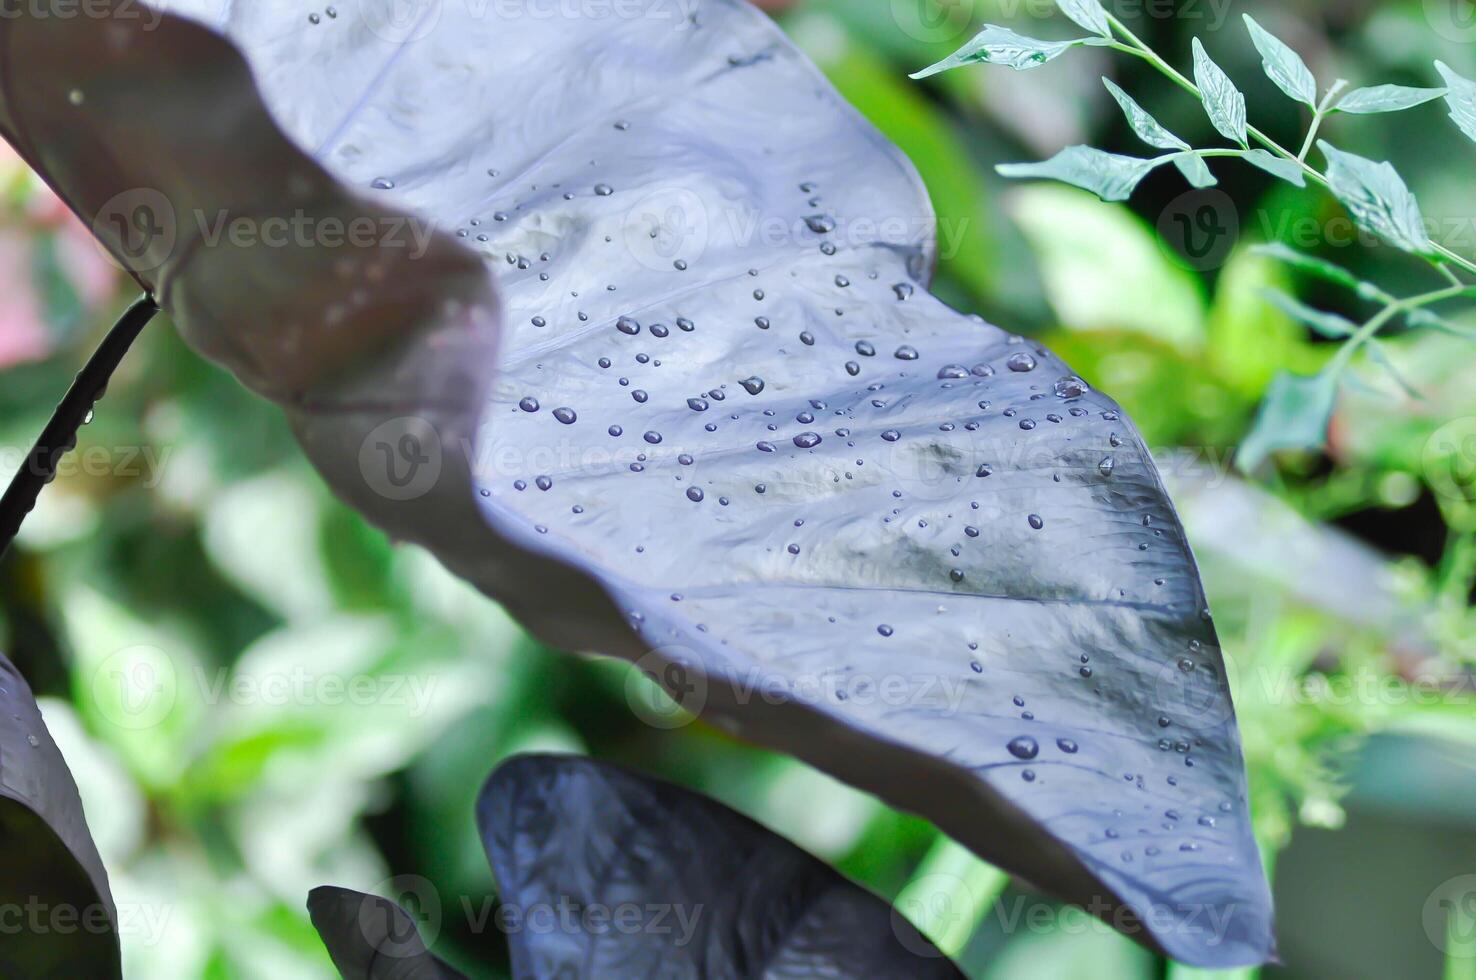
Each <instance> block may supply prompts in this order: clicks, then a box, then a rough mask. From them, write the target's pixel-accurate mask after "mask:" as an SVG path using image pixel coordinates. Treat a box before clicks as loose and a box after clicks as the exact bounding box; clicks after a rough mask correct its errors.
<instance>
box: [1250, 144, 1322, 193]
mask: <svg viewBox="0 0 1476 980" xmlns="http://www.w3.org/2000/svg"><path fill="white" fill-rule="evenodd" d="M1241 159H1243V160H1245V162H1246V163H1249V164H1250V165H1252V166H1254V167H1259V168H1260V169H1261V170H1264V171H1266V173H1268V174H1271V175H1272V176H1274V177H1280V178H1281V179H1282V180H1284V181H1286V182H1287V183H1290V184H1296V185H1297V186H1298V187H1306V186H1307V178H1306V176H1304V175H1303V173H1302V168H1301V166H1300V165H1299V164H1298V163H1297V162H1296V161H1295V160H1288V159H1286V158H1285V157H1279V156H1276V155H1275V154H1274V153H1268V152H1267V151H1265V150H1246V151H1245V152H1244V153H1242V154H1241Z"/></svg>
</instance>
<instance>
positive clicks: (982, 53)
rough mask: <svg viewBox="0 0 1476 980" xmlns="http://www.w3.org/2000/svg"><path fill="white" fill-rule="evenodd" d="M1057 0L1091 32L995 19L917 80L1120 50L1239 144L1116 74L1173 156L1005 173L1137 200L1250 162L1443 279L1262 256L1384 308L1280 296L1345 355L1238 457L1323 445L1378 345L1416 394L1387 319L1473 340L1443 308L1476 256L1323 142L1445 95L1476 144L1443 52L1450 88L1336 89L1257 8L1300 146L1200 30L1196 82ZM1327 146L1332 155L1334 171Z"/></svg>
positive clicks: (1467, 108)
mask: <svg viewBox="0 0 1476 980" xmlns="http://www.w3.org/2000/svg"><path fill="white" fill-rule="evenodd" d="M1057 6H1058V7H1059V9H1060V11H1061V13H1062V14H1064V15H1065V16H1066V17H1067V18H1069V19H1070V20H1071V21H1072V22H1073V23H1075V24H1076V25H1077V26H1078V27H1080V28H1082V29H1083V30H1085V31H1087V32H1088V34H1087V36H1085V37H1078V38H1072V39H1070V40H1065V41H1046V40H1040V39H1038V38H1033V37H1024V36H1021V35H1020V34H1017V33H1015V32H1014V31H1011V30H1009V29H1007V28H1003V27H997V26H994V25H989V26H986V27H985V28H984V29H983V30H982V31H980V32H979V33H978V34H977V35H976V36H975V37H974V38H973V39H972V40H970V41H969V42H968V43H967V44H965V45H964V46H963V47H962V48H960V49H959V50H958V51H957V52H955V53H954V54H953V55H951V56H949V57H948V58H946V59H944V60H943V61H940V62H938V63H937V64H935V65H932V66H931V67H929V68H926V69H924V70H922V71H920V72H918V73H916V74H915V75H914V76H913V77H914V78H926V77H928V76H930V75H934V74H937V73H939V72H942V71H947V70H949V69H952V68H957V67H960V66H963V65H970V64H979V63H983V64H997V65H1005V66H1008V67H1010V68H1014V69H1017V70H1025V69H1030V68H1036V67H1038V66H1040V65H1043V64H1045V63H1046V62H1048V61H1051V60H1052V59H1054V58H1057V57H1059V56H1060V55H1062V54H1065V53H1066V52H1067V51H1070V50H1071V49H1073V48H1077V47H1082V46H1091V47H1104V48H1110V49H1112V50H1114V51H1119V52H1122V53H1123V54H1126V55H1130V56H1132V57H1135V58H1140V59H1142V60H1143V61H1145V62H1146V63H1148V64H1149V65H1151V66H1153V68H1155V69H1156V70H1157V71H1159V72H1160V73H1162V74H1163V75H1164V76H1166V77H1167V78H1168V79H1170V80H1171V81H1172V82H1173V83H1174V84H1176V85H1178V86H1179V87H1181V88H1183V89H1184V90H1185V91H1187V92H1188V93H1189V94H1190V95H1192V96H1193V97H1194V98H1196V99H1198V100H1199V101H1200V102H1201V103H1202V104H1203V106H1204V110H1205V113H1206V114H1207V115H1208V116H1209V120H1210V122H1211V124H1212V125H1213V126H1214V128H1215V130H1216V131H1217V132H1219V134H1220V135H1221V136H1223V137H1224V138H1225V140H1226V141H1227V142H1228V143H1230V144H1232V145H1230V146H1228V147H1226V146H1221V147H1203V148H1199V147H1193V146H1190V145H1189V144H1188V143H1187V142H1185V141H1184V140H1183V139H1181V138H1179V137H1178V136H1176V135H1174V134H1173V133H1171V132H1170V131H1169V130H1168V129H1166V128H1165V127H1164V126H1162V125H1161V124H1160V123H1159V122H1158V120H1156V119H1154V118H1153V116H1151V115H1150V114H1149V113H1148V112H1147V111H1146V110H1144V109H1143V107H1142V106H1141V105H1140V104H1139V103H1138V102H1137V100H1135V99H1134V98H1133V97H1132V96H1131V95H1129V94H1128V93H1127V92H1125V91H1123V90H1122V89H1121V88H1120V87H1119V86H1118V85H1116V84H1115V83H1114V82H1113V81H1112V80H1111V79H1109V78H1103V79H1102V82H1103V84H1105V85H1106V86H1107V89H1108V91H1109V92H1110V93H1111V94H1112V97H1113V98H1114V99H1115V100H1116V101H1117V103H1118V105H1119V106H1121V107H1122V111H1123V113H1124V114H1125V115H1126V116H1127V120H1128V124H1129V125H1130V126H1131V127H1132V130H1133V132H1134V133H1135V134H1137V136H1138V138H1139V139H1141V140H1142V141H1143V142H1144V143H1146V144H1148V145H1149V146H1151V147H1153V148H1155V149H1158V150H1163V151H1165V152H1163V153H1161V154H1159V155H1157V156H1154V157H1132V156H1124V155H1122V154H1117V153H1108V152H1106V151H1103V150H1099V149H1095V148H1093V147H1090V146H1072V147H1068V148H1067V149H1065V150H1062V151H1061V152H1060V153H1058V154H1057V155H1056V156H1054V157H1052V158H1051V159H1050V160H1047V161H1045V162H1043V163H1033V164H1007V165H1004V166H1001V167H999V168H998V169H999V172H1000V173H1001V174H1003V175H1004V176H1006V177H1021V178H1030V177H1038V178H1047V179H1052V180H1058V181H1062V182H1064V183H1067V184H1071V185H1073V186H1076V187H1080V188H1083V189H1085V190H1089V191H1091V192H1092V193H1094V194H1096V195H1097V196H1098V197H1100V198H1101V199H1102V200H1104V201H1125V200H1127V199H1128V198H1129V197H1131V196H1132V193H1133V191H1134V190H1135V189H1136V188H1137V186H1138V185H1139V184H1140V183H1141V182H1142V181H1143V179H1144V178H1145V177H1147V176H1148V174H1150V173H1152V172H1153V171H1154V170H1156V169H1158V168H1159V167H1163V166H1166V165H1168V164H1173V165H1174V166H1175V167H1176V168H1177V169H1178V170H1179V172H1180V173H1182V174H1183V176H1184V177H1185V179H1187V180H1188V181H1189V183H1190V184H1191V185H1193V186H1194V187H1197V188H1205V187H1213V186H1215V184H1216V183H1217V181H1216V179H1215V176H1214V174H1213V172H1212V171H1211V169H1210V167H1209V165H1208V164H1207V163H1206V161H1207V160H1212V159H1216V158H1228V159H1235V160H1240V161H1243V162H1244V163H1248V164H1250V165H1251V166H1254V167H1258V168H1260V169H1261V170H1264V171H1266V172H1268V173H1270V174H1273V175H1274V176H1276V177H1278V178H1280V179H1282V180H1285V181H1288V182H1289V183H1292V184H1294V185H1296V186H1297V187H1307V186H1308V185H1309V184H1313V185H1316V186H1318V187H1321V188H1324V189H1326V190H1327V191H1329V192H1331V193H1332V194H1333V195H1334V196H1335V197H1336V198H1337V199H1338V200H1339V201H1341V202H1342V204H1343V205H1344V206H1345V207H1346V208H1347V209H1348V212H1349V213H1350V214H1351V215H1352V217H1353V220H1354V221H1355V222H1356V223H1357V224H1358V226H1359V227H1360V228H1361V229H1363V230H1364V231H1366V232H1368V233H1370V234H1372V235H1375V236H1377V237H1378V238H1379V239H1381V240H1382V241H1384V242H1387V243H1388V244H1390V245H1392V246H1394V247H1395V248H1397V249H1399V250H1400V251H1402V252H1405V253H1407V254H1409V255H1411V256H1415V257H1417V258H1419V259H1421V260H1423V261H1425V262H1426V263H1428V264H1429V266H1430V268H1431V270H1432V272H1433V274H1434V276H1435V277H1436V279H1438V280H1439V282H1440V285H1439V286H1438V288H1437V287H1436V285H1435V283H1434V282H1432V284H1431V286H1432V288H1430V289H1429V290H1428V291H1425V292H1421V293H1418V294H1417V295H1411V296H1395V295H1393V294H1391V293H1390V292H1388V291H1387V290H1385V289H1383V288H1381V287H1379V286H1377V285H1375V284H1374V283H1371V282H1368V281H1365V280H1363V279H1360V278H1359V277H1357V276H1355V275H1354V274H1353V273H1352V272H1350V271H1348V270H1347V269H1345V268H1343V267H1341V266H1339V265H1336V264H1333V263H1331V262H1328V261H1326V260H1325V259H1321V258H1318V257H1316V256H1312V255H1308V254H1306V253H1303V252H1300V251H1298V250H1296V249H1293V248H1289V247H1287V246H1285V245H1282V244H1279V243H1272V244H1269V245H1266V246H1263V247H1262V248H1261V251H1262V252H1263V253H1264V254H1267V255H1269V256H1271V257H1273V258H1276V259H1279V260H1281V261H1283V262H1286V263H1287V264H1288V265H1290V266H1291V267H1293V268H1295V269H1297V270H1299V271H1301V272H1303V273H1306V274H1308V275H1312V276H1315V277H1318V278H1320V279H1324V280H1326V281H1328V282H1330V283H1332V284H1334V285H1336V286H1339V287H1344V288H1347V289H1349V290H1351V291H1353V292H1354V293H1355V294H1356V295H1357V296H1358V298H1359V299H1360V300H1363V301H1365V302H1366V303H1368V304H1369V306H1370V312H1369V315H1368V316H1367V318H1366V319H1364V320H1363V321H1362V322H1355V321H1353V320H1350V319H1348V318H1346V317H1344V316H1342V315H1340V314H1337V313H1333V312H1330V311H1326V310H1319V309H1315V308H1312V307H1310V306H1308V305H1307V304H1305V303H1303V302H1301V301H1300V300H1298V299H1297V298H1295V297H1293V296H1289V295H1287V294H1285V293H1281V292H1272V293H1270V294H1269V296H1268V298H1269V299H1270V301H1271V302H1272V303H1273V304H1274V305H1275V306H1276V307H1277V308H1279V309H1280V310H1281V311H1283V312H1284V313H1286V314H1287V315H1288V316H1290V317H1292V318H1293V319H1295V320H1297V321H1299V322H1301V323H1303V324H1305V325H1306V326H1308V327H1309V328H1311V329H1312V330H1313V331H1314V332H1316V333H1317V334H1318V335H1319V336H1322V337H1325V338H1328V339H1329V340H1332V341H1335V342H1339V343H1340V344H1341V346H1340V348H1339V350H1338V352H1337V354H1336V356H1334V357H1333V358H1332V359H1331V361H1330V362H1329V363H1328V364H1327V366H1326V367H1325V368H1323V370H1322V371H1321V372H1319V373H1318V374H1316V375H1314V376H1310V377H1307V376H1298V375H1294V374H1291V373H1289V372H1285V371H1283V372H1281V373H1280V374H1278V375H1277V377H1276V378H1275V380H1274V381H1273V382H1272V384H1271V388H1270V390H1269V391H1268V392H1267V394H1266V400H1265V402H1264V403H1263V404H1262V406H1261V411H1260V414H1259V416H1258V417H1257V419H1256V424H1255V427H1254V428H1253V429H1252V431H1251V433H1250V434H1249V435H1248V436H1247V437H1246V440H1245V443H1244V444H1243V445H1242V446H1241V448H1240V451H1239V453H1238V454H1237V457H1236V462H1237V465H1238V466H1239V467H1240V468H1241V469H1242V470H1245V471H1251V470H1255V469H1256V468H1257V467H1259V466H1260V465H1261V463H1263V462H1264V461H1265V460H1266V458H1267V456H1268V455H1269V454H1270V453H1272V452H1274V451H1276V450H1281V449H1320V448H1322V447H1323V445H1324V444H1325V439H1326V435H1327V428H1328V422H1329V419H1330V418H1331V415H1332V411H1333V406H1334V401H1335V399H1336V397H1337V393H1338V388H1339V385H1340V384H1342V383H1344V381H1345V379H1347V378H1348V377H1349V376H1348V372H1347V368H1348V366H1349V364H1350V363H1351V362H1352V359H1353V357H1354V356H1355V355H1356V354H1357V353H1359V352H1360V351H1362V350H1367V351H1368V354H1369V356H1370V357H1371V358H1372V359H1373V360H1374V361H1375V362H1376V363H1378V364H1379V365H1381V366H1382V367H1383V368H1384V369H1385V370H1386V371H1387V372H1388V373H1389V374H1390V375H1391V376H1392V377H1393V379H1394V380H1395V381H1396V382H1397V383H1398V384H1399V385H1400V386H1401V387H1404V388H1405V389H1406V390H1409V386H1408V385H1407V384H1406V382H1405V381H1404V380H1403V379H1402V378H1401V377H1400V376H1399V373H1398V372H1397V370H1396V369H1395V368H1394V365H1393V364H1392V363H1391V362H1390V360H1389V359H1388V358H1387V357H1386V356H1385V355H1384V353H1383V351H1382V350H1381V348H1380V345H1379V340H1378V337H1379V333H1380V332H1381V331H1383V330H1384V329H1385V328H1388V327H1391V326H1395V325H1397V324H1400V323H1401V322H1402V323H1403V324H1404V325H1406V326H1408V327H1411V328H1430V329H1435V330H1443V331H1447V332H1451V333H1455V334H1458V335H1460V336H1463V337H1469V336H1470V332H1469V331H1468V330H1467V329H1465V328H1462V327H1459V326H1457V325H1455V324H1452V323H1451V322H1450V321H1449V320H1447V319H1446V318H1444V317H1442V316H1441V315H1440V314H1439V313H1438V312H1437V311H1436V310H1435V309H1432V307H1436V306H1437V305H1438V304H1441V303H1447V302H1450V301H1452V300H1462V299H1473V298H1476V281H1473V277H1476V262H1473V261H1472V260H1471V258H1470V257H1467V256H1463V255H1461V254H1459V253H1457V252H1455V251H1453V250H1452V249H1450V248H1448V247H1446V245H1444V244H1443V243H1441V242H1439V241H1437V240H1436V239H1435V238H1433V237H1432V236H1431V234H1430V225H1429V223H1428V222H1427V221H1426V219H1425V216H1424V214H1423V213H1422V212H1421V210H1420V205H1419V202H1418V201H1417V200H1416V199H1415V196H1414V194H1413V193H1412V192H1411V191H1410V189H1409V187H1408V186H1407V185H1406V184H1405V182H1404V180H1403V179H1402V178H1401V177H1400V176H1399V174H1398V172H1397V171H1395V169H1394V167H1393V166H1392V165H1391V164H1389V163H1378V162H1375V161H1373V160H1369V159H1366V158H1364V157H1361V156H1358V155H1356V154H1353V153H1349V152H1347V151H1345V150H1341V149H1339V148H1338V147H1336V146H1333V145H1332V144H1331V143H1329V142H1327V141H1326V140H1322V139H1318V136H1319V134H1320V133H1321V132H1322V129H1323V124H1324V123H1325V122H1326V121H1327V120H1328V119H1329V118H1331V117H1333V116H1335V115H1337V114H1340V113H1344V114H1352V115H1368V114H1372V113H1385V112H1399V111H1401V110H1404V109H1410V108H1413V107H1415V106H1418V105H1423V104H1424V103H1426V102H1431V101H1433V100H1435V99H1441V98H1443V99H1445V101H1446V103H1447V104H1448V106H1449V109H1450V118H1451V119H1452V120H1453V121H1454V122H1455V124H1456V126H1457V127H1459V129H1460V131H1461V132H1462V133H1464V134H1465V135H1466V136H1468V137H1469V138H1471V139H1472V140H1473V141H1476V82H1473V81H1472V80H1470V79H1468V78H1465V77H1463V76H1461V75H1460V74H1458V73H1457V72H1456V71H1455V70H1454V69H1452V68H1451V67H1450V66H1449V65H1446V64H1444V63H1443V62H1439V61H1437V62H1435V65H1434V68H1435V71H1436V72H1437V73H1438V74H1439V75H1440V77H1441V78H1442V79H1443V80H1444V82H1445V85H1444V87H1440V88H1411V87H1408V86H1403V85H1375V86H1371V87H1367V88H1358V89H1352V90H1350V88H1349V83H1348V82H1347V81H1346V80H1344V79H1337V80H1336V81H1334V82H1333V83H1332V84H1331V85H1329V86H1328V87H1327V89H1326V90H1325V91H1322V90H1320V89H1319V87H1318V83H1317V79H1316V78H1315V77H1314V75H1313V74H1312V71H1311V69H1309V68H1308V67H1307V64H1306V62H1304V61H1303V60H1302V58H1301V57H1300V56H1299V55H1298V54H1297V53H1296V52H1295V51H1294V50H1292V48H1291V47H1289V46H1288V45H1287V44H1286V43H1284V42H1283V41H1281V40H1280V39H1278V38H1277V37H1275V36H1274V35H1273V34H1271V33H1270V32H1268V31H1267V30H1265V29H1264V28H1263V27H1261V25H1260V24H1258V23H1256V21H1255V20H1254V19H1253V18H1252V17H1251V16H1250V15H1249V14H1247V15H1245V18H1244V19H1245V25H1246V28H1247V30H1248V31H1249V35H1250V41H1251V43H1252V44H1254V45H1255V48H1256V51H1257V52H1258V53H1259V54H1260V56H1261V59H1262V67H1263V68H1264V70H1265V72H1266V75H1267V76H1268V77H1269V78H1270V79H1271V81H1273V82H1274V83H1275V84H1276V86H1277V88H1279V89H1280V90H1281V91H1282V92H1284V93H1285V94H1286V96H1287V97H1288V98H1290V99H1293V100H1294V101H1296V102H1300V103H1302V104H1303V105H1305V106H1306V107H1307V110H1308V113H1309V118H1310V122H1309V124H1308V126H1307V133H1306V137H1305V139H1304V140H1303V141H1302V144H1301V147H1300V149H1297V150H1293V149H1289V148H1287V147H1284V146H1282V145H1281V144H1279V143H1277V142H1276V141H1275V140H1273V139H1271V138H1270V137H1269V136H1267V135H1266V134H1265V133H1263V132H1262V131H1261V130H1259V129H1257V128H1256V127H1255V126H1253V125H1251V124H1250V123H1249V121H1248V119H1247V112H1246V100H1245V96H1244V95H1243V94H1242V93H1241V91H1240V89H1238V88H1237V87H1236V85H1235V82H1234V81H1233V80H1232V79H1231V78H1230V76H1229V75H1228V74H1226V72H1225V71H1224V70H1223V69H1222V68H1220V66H1219V65H1217V64H1216V63H1215V61H1214V60H1213V59H1212V58H1211V57H1210V55H1209V53H1208V52H1207V51H1206V50H1205V47H1204V44H1203V43H1202V42H1201V41H1200V40H1199V39H1198V38H1195V39H1194V42H1193V78H1192V80H1191V79H1190V78H1189V77H1186V76H1185V75H1184V74H1183V73H1182V72H1181V71H1179V70H1178V69H1176V68H1175V67H1173V65H1172V64H1170V62H1169V61H1168V60H1166V59H1165V58H1164V57H1162V56H1161V55H1160V54H1159V53H1158V52H1157V51H1155V50H1154V49H1153V48H1151V47H1150V46H1149V45H1147V44H1146V43H1144V42H1143V41H1142V40H1141V39H1140V38H1139V37H1138V36H1137V35H1136V34H1134V33H1133V32H1132V31H1131V30H1129V29H1128V28H1127V26H1125V25H1124V24H1123V22H1122V21H1121V20H1119V19H1118V18H1117V17H1115V16H1114V15H1113V14H1111V13H1110V12H1108V10H1107V9H1106V8H1105V7H1103V6H1102V4H1101V3H1100V0H1057ZM1252 144H1255V145H1254V146H1253V145H1252ZM1314 148H1315V149H1316V150H1317V152H1318V153H1320V154H1321V157H1322V165H1321V166H1320V167H1319V166H1318V165H1317V162H1316V158H1315V156H1314V153H1313V150H1314ZM1411 393H1412V394H1413V393H1414V392H1412V391H1411Z"/></svg>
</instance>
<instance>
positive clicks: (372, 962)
mask: <svg viewBox="0 0 1476 980" xmlns="http://www.w3.org/2000/svg"><path fill="white" fill-rule="evenodd" d="M308 914H309V915H310V916H312V920H313V927H314V928H316V929H317V930H318V935H319V936H321V937H322V938H323V944H324V945H325V946H327V947H328V955H329V956H330V957H331V958H332V960H333V965H334V967H336V968H337V969H338V974H339V976H341V977H343V978H344V980H465V977H463V976H462V974H460V973H458V972H457V971H456V970H454V969H452V968H451V967H450V966H447V965H446V964H445V963H444V962H442V961H441V960H439V959H437V958H436V957H435V956H434V955H433V954H432V953H431V952H430V951H429V950H427V949H426V948H425V940H424V939H423V938H422V937H421V935H420V929H419V927H418V926H417V925H416V922H415V919H414V918H413V917H412V916H411V915H410V913H409V912H406V911H405V910H404V909H403V908H402V907H401V906H399V905H397V904H396V903H394V902H392V901H390V900H389V899H387V898H381V897H380V896H378V895H366V894H365V893H363V892H356V891H353V890H352V889H348V888H338V887H336V886H334V885H323V886H322V887H319V888H314V889H313V890H312V893H311V894H309V895H308Z"/></svg>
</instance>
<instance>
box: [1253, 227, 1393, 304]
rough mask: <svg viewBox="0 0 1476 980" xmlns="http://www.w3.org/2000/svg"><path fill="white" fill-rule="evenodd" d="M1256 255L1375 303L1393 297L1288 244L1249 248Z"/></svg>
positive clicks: (1389, 299) (1384, 301) (1391, 299)
mask: <svg viewBox="0 0 1476 980" xmlns="http://www.w3.org/2000/svg"><path fill="white" fill-rule="evenodd" d="M1251 251H1252V252H1254V253H1255V254H1256V255H1264V256H1266V258H1268V259H1275V260H1276V261H1278V262H1285V263H1286V264H1287V265H1289V266H1291V267H1292V268H1293V269H1296V270H1297V271H1299V272H1305V273H1306V274H1307V275H1309V276H1316V277H1318V278H1319V279H1325V280H1326V281H1328V282H1331V283H1335V284H1336V285H1339V286H1343V287H1345V288H1347V289H1351V290H1353V291H1354V292H1355V293H1357V294H1358V295H1359V296H1360V297H1361V298H1363V299H1366V300H1370V301H1372V302H1376V303H1392V302H1394V297H1393V296H1392V295H1390V294H1389V293H1387V292H1385V291H1384V290H1382V289H1380V288H1379V287H1378V286H1375V285H1374V284H1373V283H1371V282H1365V281H1364V280H1362V279H1359V278H1358V277H1357V276H1355V275H1354V274H1353V273H1351V272H1349V271H1348V270H1347V269H1345V268H1343V267H1342V266H1340V265H1336V264H1334V263H1332V262H1329V261H1327V260H1326V259H1320V258H1318V257H1317V256H1315V255H1308V254H1307V253H1306V252H1299V251H1297V250H1296V249H1294V248H1292V247H1290V246H1289V245H1284V244H1282V243H1281V242H1271V243H1270V244H1267V245H1257V246H1255V247H1254V248H1252V249H1251Z"/></svg>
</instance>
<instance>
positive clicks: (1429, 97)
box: [1333, 85, 1445, 116]
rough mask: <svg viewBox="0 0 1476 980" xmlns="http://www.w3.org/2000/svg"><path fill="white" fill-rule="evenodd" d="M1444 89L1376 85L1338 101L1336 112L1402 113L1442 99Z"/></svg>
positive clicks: (1360, 113)
mask: <svg viewBox="0 0 1476 980" xmlns="http://www.w3.org/2000/svg"><path fill="white" fill-rule="evenodd" d="M1444 94H1445V89H1443V88H1410V87H1409V86H1407V85H1375V86H1373V87H1372V88H1359V89H1354V90H1353V91H1351V92H1349V93H1348V94H1347V95H1345V96H1343V97H1342V98H1341V99H1339V100H1338V104H1337V105H1335V106H1333V111H1334V112H1351V113H1356V114H1358V115H1360V116H1367V115H1372V114H1373V113H1376V112H1401V111H1403V110H1405V109H1413V108H1414V107H1415V106H1417V105H1424V104H1425V103H1426V102H1431V101H1433V100H1435V99H1438V98H1440V97H1441V96H1442V95H1444Z"/></svg>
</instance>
